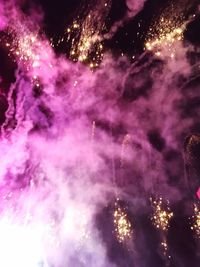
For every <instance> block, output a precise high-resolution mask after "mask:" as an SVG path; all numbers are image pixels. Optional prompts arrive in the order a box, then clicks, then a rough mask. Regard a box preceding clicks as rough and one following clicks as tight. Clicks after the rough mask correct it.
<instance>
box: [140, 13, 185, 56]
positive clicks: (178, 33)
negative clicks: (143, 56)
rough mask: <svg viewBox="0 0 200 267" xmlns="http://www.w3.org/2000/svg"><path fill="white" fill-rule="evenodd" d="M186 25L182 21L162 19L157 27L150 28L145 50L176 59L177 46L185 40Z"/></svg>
mask: <svg viewBox="0 0 200 267" xmlns="http://www.w3.org/2000/svg"><path fill="white" fill-rule="evenodd" d="M184 29H185V24H183V23H181V22H180V21H176V20H170V19H166V18H164V17H162V18H161V19H160V21H159V23H158V24H157V25H156V26H155V27H151V28H150V32H149V34H148V35H149V38H148V39H147V41H146V43H145V49H146V50H148V51H152V52H154V54H155V55H156V56H159V57H160V56H164V55H167V56H169V57H171V58H174V57H175V55H176V46H175V45H176V44H177V43H178V42H181V41H182V40H183V32H184Z"/></svg>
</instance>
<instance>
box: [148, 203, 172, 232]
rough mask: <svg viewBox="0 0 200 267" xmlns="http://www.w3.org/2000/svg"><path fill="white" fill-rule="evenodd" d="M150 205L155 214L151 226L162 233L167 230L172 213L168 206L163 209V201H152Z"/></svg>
mask: <svg viewBox="0 0 200 267" xmlns="http://www.w3.org/2000/svg"><path fill="white" fill-rule="evenodd" d="M151 202H152V205H153V207H154V208H155V213H154V215H153V217H152V221H153V224H154V225H155V226H156V228H158V229H161V230H162V231H167V230H168V228H169V222H170V219H171V218H172V217H173V213H172V212H171V211H170V208H169V204H168V205H167V207H166V208H164V204H163V199H162V198H159V200H152V199H151Z"/></svg>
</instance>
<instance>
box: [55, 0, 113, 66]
mask: <svg viewBox="0 0 200 267" xmlns="http://www.w3.org/2000/svg"><path fill="white" fill-rule="evenodd" d="M110 6H111V1H110V0H106V1H105V0H104V1H97V3H96V5H95V7H94V8H93V9H92V10H91V11H90V12H89V13H88V15H87V16H86V17H85V19H80V18H79V17H78V18H77V19H76V20H74V21H73V23H72V25H71V26H70V27H68V28H67V29H66V35H67V40H68V42H70V43H71V50H70V57H71V59H72V60H73V61H80V62H85V63H87V64H88V65H89V66H90V68H96V67H98V66H99V63H100V62H101V61H102V59H103V55H104V53H103V51H104V46H103V38H102V34H101V33H102V31H103V30H104V29H105V18H106V17H107V15H108V12H109V10H110ZM63 40H64V39H61V40H60V41H63Z"/></svg>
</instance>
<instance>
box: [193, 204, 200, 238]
mask: <svg viewBox="0 0 200 267" xmlns="http://www.w3.org/2000/svg"><path fill="white" fill-rule="evenodd" d="M192 221H193V225H192V226H191V229H192V230H193V231H194V232H195V233H196V236H197V238H200V209H199V207H198V206H197V204H195V205H194V216H192Z"/></svg>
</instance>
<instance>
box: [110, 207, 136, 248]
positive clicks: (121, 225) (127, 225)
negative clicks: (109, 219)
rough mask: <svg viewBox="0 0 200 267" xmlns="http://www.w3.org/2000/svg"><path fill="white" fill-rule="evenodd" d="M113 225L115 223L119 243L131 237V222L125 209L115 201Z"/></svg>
mask: <svg viewBox="0 0 200 267" xmlns="http://www.w3.org/2000/svg"><path fill="white" fill-rule="evenodd" d="M114 225H115V233H116V235H117V239H118V241H119V242H120V243H122V242H124V241H126V240H127V239H130V238H131V235H132V225H131V222H130V221H129V219H128V215H127V213H126V211H125V209H123V208H121V207H120V206H119V204H118V203H117V202H116V203H115V211H114Z"/></svg>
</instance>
